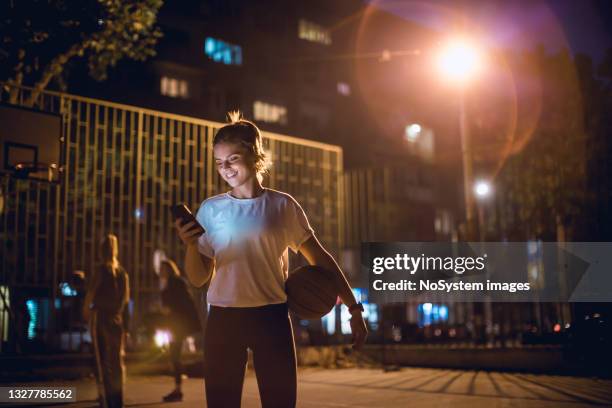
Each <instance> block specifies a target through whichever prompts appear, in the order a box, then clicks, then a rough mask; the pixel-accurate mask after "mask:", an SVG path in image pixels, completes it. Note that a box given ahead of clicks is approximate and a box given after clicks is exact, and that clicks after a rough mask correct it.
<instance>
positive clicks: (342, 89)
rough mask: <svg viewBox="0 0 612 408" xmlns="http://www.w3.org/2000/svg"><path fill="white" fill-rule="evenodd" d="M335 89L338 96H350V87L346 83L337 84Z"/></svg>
mask: <svg viewBox="0 0 612 408" xmlns="http://www.w3.org/2000/svg"><path fill="white" fill-rule="evenodd" d="M336 89H337V90H338V93H339V94H340V95H344V96H349V95H350V94H351V86H350V85H349V84H347V83H346V82H338V85H337V87H336Z"/></svg>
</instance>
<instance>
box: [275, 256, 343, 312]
mask: <svg viewBox="0 0 612 408" xmlns="http://www.w3.org/2000/svg"><path fill="white" fill-rule="evenodd" d="M285 290H286V291H287V304H288V306H289V310H291V311H292V312H293V313H295V314H296V315H298V316H299V317H301V318H302V319H320V318H321V317H323V316H325V315H326V314H327V313H329V311H330V310H331V309H332V308H333V307H334V305H335V304H336V299H337V297H338V289H337V288H336V283H335V281H334V279H333V277H332V276H330V273H329V272H327V271H326V270H325V269H323V268H321V267H320V266H316V265H308V266H302V267H299V268H297V269H295V270H294V271H293V272H291V273H290V274H289V278H287V282H286V283H285Z"/></svg>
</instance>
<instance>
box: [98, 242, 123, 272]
mask: <svg viewBox="0 0 612 408" xmlns="http://www.w3.org/2000/svg"><path fill="white" fill-rule="evenodd" d="M100 259H101V261H102V263H103V264H105V265H108V266H110V267H111V268H112V270H113V272H114V271H115V270H116V269H117V268H118V267H119V240H118V239H117V236H116V235H115V234H106V235H105V236H104V237H103V238H102V240H101V241H100Z"/></svg>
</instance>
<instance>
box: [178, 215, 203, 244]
mask: <svg viewBox="0 0 612 408" xmlns="http://www.w3.org/2000/svg"><path fill="white" fill-rule="evenodd" d="M174 226H175V227H176V230H177V231H178V234H179V237H180V238H181V241H183V243H184V244H185V245H197V243H198V238H200V235H202V234H203V231H202V229H201V228H200V227H199V226H198V225H197V223H195V222H193V221H191V222H188V223H185V224H183V221H182V220H181V219H180V218H177V219H176V221H174Z"/></svg>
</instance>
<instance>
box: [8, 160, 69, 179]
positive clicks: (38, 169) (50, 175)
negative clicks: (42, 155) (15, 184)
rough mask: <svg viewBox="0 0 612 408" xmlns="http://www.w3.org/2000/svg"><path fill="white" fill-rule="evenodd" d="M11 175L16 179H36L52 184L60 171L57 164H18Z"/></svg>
mask: <svg viewBox="0 0 612 408" xmlns="http://www.w3.org/2000/svg"><path fill="white" fill-rule="evenodd" d="M12 170H13V175H14V176H15V177H16V178H18V179H24V180H25V179H29V178H32V179H38V180H45V181H49V182H52V181H53V179H54V178H55V177H54V176H55V175H56V173H57V172H58V171H60V169H58V167H57V164H55V163H51V164H47V163H41V162H19V163H17V164H15V166H13V169H12Z"/></svg>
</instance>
